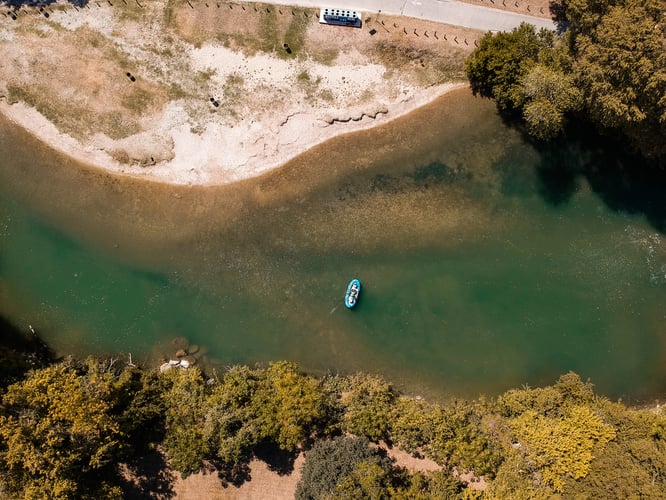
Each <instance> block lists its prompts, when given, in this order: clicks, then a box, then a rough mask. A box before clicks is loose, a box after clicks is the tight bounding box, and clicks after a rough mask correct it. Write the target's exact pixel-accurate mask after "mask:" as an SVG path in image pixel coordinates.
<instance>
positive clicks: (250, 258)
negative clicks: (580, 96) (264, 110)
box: [0, 90, 666, 399]
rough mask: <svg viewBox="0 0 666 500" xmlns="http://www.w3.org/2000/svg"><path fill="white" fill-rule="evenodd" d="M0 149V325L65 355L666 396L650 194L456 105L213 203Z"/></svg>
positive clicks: (447, 102) (48, 156)
mask: <svg viewBox="0 0 666 500" xmlns="http://www.w3.org/2000/svg"><path fill="white" fill-rule="evenodd" d="M0 129H2V130H0V196H1V197H0V313H1V314H2V315H4V316H5V317H7V318H9V319H10V320H12V322H14V323H15V324H16V325H18V326H19V327H20V328H22V329H27V328H28V325H32V326H33V327H34V328H36V329H38V330H39V331H40V332H41V334H42V335H43V337H44V338H45V340H47V341H48V342H49V343H50V344H51V345H52V346H53V347H54V348H55V349H56V350H57V351H58V352H61V353H69V352H73V353H77V354H85V353H90V352H93V353H105V352H110V351H111V352H123V353H127V352H132V354H133V358H134V360H135V361H136V360H139V361H144V362H146V363H151V364H153V363H157V359H158V358H159V357H161V356H167V357H168V356H169V355H172V352H173V345H172V342H171V341H172V339H173V338H174V337H181V336H184V337H187V338H188V339H189V341H190V342H191V343H195V344H197V345H199V346H201V349H202V350H201V352H202V353H204V356H203V360H204V361H205V362H206V363H208V364H219V365H229V364H233V363H254V362H263V361H268V360H275V359H290V360H295V361H297V362H299V363H300V364H301V365H302V366H303V368H305V369H306V370H309V371H314V372H324V371H327V370H333V371H340V372H351V371H356V370H365V371H369V372H375V373H380V374H382V375H383V376H384V377H386V378H388V379H389V380H391V381H393V382H395V383H396V384H397V385H398V386H399V387H402V388H404V389H406V390H408V391H410V392H419V393H421V394H424V395H432V396H439V395H450V394H454V395H460V396H476V395H478V394H479V393H485V394H495V393H497V392H500V391H503V390H506V389H508V388H510V387H516V386H521V385H523V384H529V385H532V386H535V385H539V384H546V383H551V382H553V381H554V380H555V378H556V377H557V376H558V375H560V374H562V373H565V372H567V371H569V370H574V371H576V372H578V373H579V374H580V375H581V376H582V377H584V378H587V377H590V378H591V380H592V382H593V383H595V384H596V385H597V387H598V389H599V391H601V392H602V393H604V394H606V395H608V396H611V397H620V396H622V397H625V398H631V399H641V398H653V397H658V396H660V395H663V394H664V393H666V363H665V362H664V361H665V360H666V326H665V325H666V321H665V319H666V318H665V310H666V309H665V307H664V305H665V304H666V241H665V236H664V234H663V232H661V231H660V230H659V229H662V230H663V228H664V226H663V221H664V219H663V218H662V211H663V210H664V206H663V205H662V204H661V203H660V200H661V196H660V194H661V193H662V192H663V191H662V190H661V186H660V185H658V184H655V183H654V182H645V183H643V184H641V183H640V182H639V183H636V184H635V185H634V184H631V185H627V182H628V181H626V179H624V180H622V182H620V185H619V186H618V185H615V184H613V182H611V181H610V180H609V179H606V178H605V177H604V175H603V173H602V172H601V171H600V172H598V173H596V174H595V173H594V171H592V174H589V171H588V175H584V176H583V175H574V174H575V173H576V172H577V171H578V170H579V169H580V168H581V165H583V164H584V163H585V162H588V163H589V161H590V160H589V158H586V157H585V155H584V154H581V153H577V152H575V151H576V150H575V149H574V148H573V147H569V146H567V147H564V146H563V147H561V148H558V149H557V150H553V151H551V152H538V151H537V150H535V149H534V148H533V147H532V146H530V145H529V144H526V143H525V142H524V141H523V140H522V139H521V137H520V136H519V134H518V133H517V132H515V131H513V130H511V129H508V128H506V127H505V126H504V125H503V124H502V122H501V121H500V120H499V118H498V117H497V116H496V114H495V112H494V108H493V105H492V103H489V102H487V101H481V100H478V99H474V98H472V97H471V96H469V95H468V91H466V90H463V91H459V92H456V93H454V94H452V95H449V96H446V97H444V98H442V99H441V100H439V101H437V102H436V103H434V104H433V105H431V106H429V107H427V108H425V109H423V110H419V111H418V112H416V113H413V114H412V115H410V116H408V117H406V118H404V119H400V120H398V121H395V122H393V123H391V124H389V125H387V126H384V127H382V128H381V129H376V130H374V131H367V132H362V133H358V134H354V135H353V136H345V137H340V138H338V139H335V140H334V141H331V142H329V143H327V144H325V145H323V146H321V147H318V148H315V149H314V150H312V151H310V152H309V153H307V154H305V155H303V156H302V157H300V158H298V159H297V160H296V161H294V162H292V163H290V164H289V165H287V166H285V167H284V168H282V169H279V170H278V171H275V172H272V173H269V174H267V175H265V176H263V177H261V178H258V179H253V180H248V181H246V182H242V183H237V184H234V185H230V186H221V187H209V188H201V187H184V186H180V187H178V186H165V185H159V184H154V183H149V182H143V181H136V180H131V179H124V178H118V177H114V176H110V175H106V174H103V173H101V172H98V171H95V170H91V169H88V168H86V167H84V166H82V165H77V164H75V163H73V162H72V161H70V160H67V159H65V158H62V157H60V156H59V155H56V154H54V153H53V152H51V151H49V150H47V149H46V148H44V147H43V146H40V145H39V144H38V143H37V142H36V141H34V140H33V139H32V138H30V137H29V136H27V135H26V134H24V133H22V132H21V131H19V130H16V129H15V128H12V127H11V126H9V125H8V124H7V123H6V122H0ZM597 161H598V160H597ZM353 276H358V277H359V278H360V279H361V281H362V282H363V285H364V288H363V295H362V297H361V301H360V303H359V306H358V308H357V309H356V310H353V311H349V310H347V309H346V308H345V307H344V306H343V303H342V299H343V296H344V291H345V287H346V284H347V281H348V280H349V279H350V278H351V277H353Z"/></svg>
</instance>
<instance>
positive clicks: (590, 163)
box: [536, 138, 666, 233]
mask: <svg viewBox="0 0 666 500" xmlns="http://www.w3.org/2000/svg"><path fill="white" fill-rule="evenodd" d="M618 144H619V143H612V142H611V141H610V140H609V139H608V138H605V139H604V138H596V139H594V140H591V141H590V140H588V141H581V142H568V143H558V144H550V145H545V146H544V145H542V146H539V147H538V148H537V149H538V152H539V155H540V161H539V164H538V165H537V167H536V174H537V178H538V185H539V193H540V194H541V196H542V197H543V199H544V200H545V201H546V202H547V203H549V204H551V205H553V206H560V205H563V204H565V203H567V202H568V201H569V200H570V199H571V198H572V196H573V195H574V193H575V192H576V191H577V189H578V186H579V183H580V182H582V181H585V182H587V184H588V185H589V187H590V189H591V190H592V192H594V193H595V194H596V195H597V196H598V197H599V198H600V199H601V200H602V201H603V202H604V203H605V205H606V206H607V207H608V208H609V209H610V210H613V211H616V212H622V213H626V214H630V215H642V216H644V217H645V218H646V220H647V221H648V222H649V223H650V224H651V225H652V226H653V227H654V228H655V229H656V230H657V231H659V232H661V233H666V202H665V201H664V193H666V171H664V169H662V168H659V166H658V165H657V164H656V163H652V162H650V161H649V160H646V159H644V158H642V157H639V156H637V155H635V154H632V153H631V152H628V151H626V150H623V149H622V148H621V147H620V146H619V145H618Z"/></svg>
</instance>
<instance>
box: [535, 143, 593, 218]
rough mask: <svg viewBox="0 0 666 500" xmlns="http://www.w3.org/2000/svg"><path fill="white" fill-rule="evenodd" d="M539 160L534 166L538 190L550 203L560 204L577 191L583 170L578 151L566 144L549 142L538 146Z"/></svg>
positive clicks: (567, 200) (569, 198)
mask: <svg viewBox="0 0 666 500" xmlns="http://www.w3.org/2000/svg"><path fill="white" fill-rule="evenodd" d="M538 151H539V156H540V159H539V160H540V161H539V163H538V164H537V166H536V174H537V183H538V190H539V194H540V195H541V197H542V198H543V199H544V200H545V201H546V202H547V203H548V204H550V205H553V206H560V205H563V204H566V203H568V202H569V200H571V198H572V197H573V195H574V194H575V193H576V191H578V188H579V178H580V174H581V172H582V170H583V165H582V159H581V156H580V154H579V153H578V151H577V150H576V149H574V148H572V147H571V146H569V145H567V144H549V145H547V146H542V147H539V148H538Z"/></svg>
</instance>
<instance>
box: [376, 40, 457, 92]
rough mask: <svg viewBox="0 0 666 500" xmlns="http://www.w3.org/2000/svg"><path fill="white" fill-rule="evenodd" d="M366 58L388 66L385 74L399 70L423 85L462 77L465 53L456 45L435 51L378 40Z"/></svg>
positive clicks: (389, 74) (388, 74)
mask: <svg viewBox="0 0 666 500" xmlns="http://www.w3.org/2000/svg"><path fill="white" fill-rule="evenodd" d="M370 57H371V58H372V59H373V60H374V62H377V63H379V64H382V65H384V66H385V67H387V68H389V70H388V71H387V77H390V76H391V75H392V74H393V72H394V71H395V70H399V71H401V73H402V74H404V75H409V76H410V78H411V79H412V81H413V82H414V83H416V84H418V85H423V86H427V85H432V84H437V83H444V82H447V81H451V80H455V79H460V78H464V76H465V58H466V57H467V53H466V52H465V51H464V50H462V49H456V48H450V49H449V50H447V51H446V53H437V52H434V51H431V50H429V49H427V48H422V47H416V46H413V45H404V44H396V43H393V42H390V41H382V42H380V43H378V44H377V45H376V46H375V48H374V51H373V52H372V53H371V54H370ZM391 70H393V71H391Z"/></svg>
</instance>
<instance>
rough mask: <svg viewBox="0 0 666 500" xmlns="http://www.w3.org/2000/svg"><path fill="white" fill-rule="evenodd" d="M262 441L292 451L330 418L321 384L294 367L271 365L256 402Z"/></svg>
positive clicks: (280, 363) (255, 409)
mask: <svg viewBox="0 0 666 500" xmlns="http://www.w3.org/2000/svg"><path fill="white" fill-rule="evenodd" d="M253 406H254V411H255V415H256V417H257V419H258V422H259V428H260V433H261V437H262V439H267V440H270V441H272V442H275V443H277V444H278V445H279V446H280V448H281V449H283V450H287V451H293V450H295V449H296V447H297V445H299V444H301V443H302V442H303V441H304V440H305V439H306V438H308V437H310V435H311V434H312V433H313V432H314V431H315V430H316V429H317V428H318V427H319V426H320V424H321V425H323V426H325V425H326V420H327V418H328V416H329V414H330V411H329V408H330V405H329V402H328V400H327V398H326V395H325V393H324V391H323V390H322V388H321V385H320V383H319V382H318V381H317V379H315V378H314V377H311V376H308V375H304V374H302V373H301V372H300V371H299V370H298V368H297V366H296V365H295V364H294V363H288V362H286V361H281V362H276V363H271V364H269V365H268V368H267V369H266V371H265V378H264V380H263V381H262V383H261V384H260V385H259V387H258V390H257V392H256V393H255V395H254V398H253Z"/></svg>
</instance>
